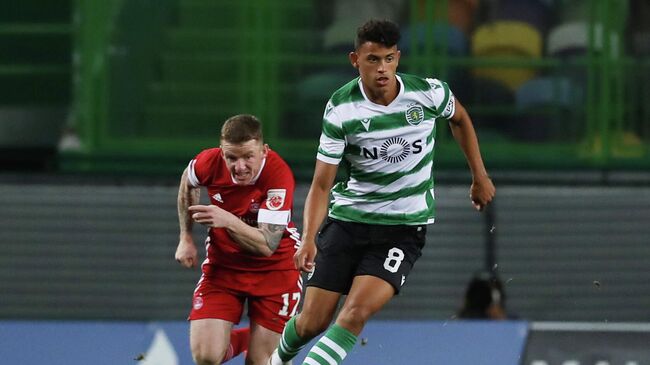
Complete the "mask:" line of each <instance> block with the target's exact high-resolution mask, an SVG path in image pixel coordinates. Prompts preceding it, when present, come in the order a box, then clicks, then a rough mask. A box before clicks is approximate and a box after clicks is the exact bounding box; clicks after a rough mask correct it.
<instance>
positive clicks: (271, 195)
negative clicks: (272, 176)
mask: <svg viewBox="0 0 650 365" xmlns="http://www.w3.org/2000/svg"><path fill="white" fill-rule="evenodd" d="M286 195H287V190H286V189H269V192H268V194H267V196H266V207H267V208H269V210H278V209H280V208H282V206H283V205H284V198H285V197H286Z"/></svg>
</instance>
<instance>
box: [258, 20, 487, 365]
mask: <svg viewBox="0 0 650 365" xmlns="http://www.w3.org/2000/svg"><path fill="white" fill-rule="evenodd" d="M399 37H400V34H399V28H398V26H397V25H396V24H394V23H392V22H390V21H376V20H371V21H368V22H367V23H365V24H364V25H363V26H361V27H360V28H359V30H358V32H357V38H356V41H355V50H354V51H353V52H351V53H350V55H349V58H350V62H351V63H352V66H354V67H355V68H357V69H358V70H359V75H360V77H358V78H356V79H354V80H352V81H350V82H349V83H347V84H346V85H344V86H343V87H341V88H340V89H339V90H337V91H336V92H335V93H334V94H333V95H332V97H331V98H330V100H329V101H328V103H327V106H326V108H325V113H324V116H323V132H322V134H321V138H320V146H319V149H318V155H317V160H316V169H315V172H314V177H313V181H312V184H311V188H310V190H309V194H308V195H307V200H306V203H305V213H304V220H303V226H304V227H303V235H302V245H301V247H300V248H299V249H298V251H297V252H296V254H295V256H294V261H295V264H296V267H298V268H300V269H302V270H304V271H308V272H310V274H309V280H308V282H307V289H306V293H305V302H304V304H303V308H302V312H301V313H300V314H299V315H298V316H296V317H294V318H293V319H291V320H290V321H289V322H288V323H287V325H286V327H285V329H284V332H283V334H282V341H281V342H280V345H279V347H278V348H277V349H276V351H275V352H274V353H273V355H272V357H271V358H270V359H269V364H271V365H278V364H289V363H291V359H292V358H293V357H294V356H295V355H296V354H297V353H298V352H299V351H300V350H301V349H302V347H303V346H304V345H305V344H306V343H307V342H309V340H311V339H312V338H314V337H316V336H317V335H318V334H320V333H322V332H323V331H325V330H326V329H327V328H328V327H329V329H328V330H327V332H326V333H325V335H324V336H322V337H321V338H320V340H319V341H318V342H317V343H316V344H315V345H314V347H312V349H311V350H310V352H309V353H308V355H307V357H306V358H305V361H304V364H309V365H316V364H330V365H331V364H339V363H341V362H342V361H343V359H344V358H345V356H346V355H347V353H348V352H349V351H350V350H351V349H352V347H353V346H354V344H355V343H356V340H357V336H358V335H359V333H361V330H362V329H363V327H364V325H365V324H366V322H367V321H368V320H369V319H370V317H371V316H372V315H373V314H374V313H376V312H377V311H379V310H380V309H381V308H382V307H383V306H384V305H385V304H386V303H387V302H388V301H389V300H390V299H391V298H392V297H393V296H394V295H396V294H397V293H399V290H400V288H401V286H402V285H403V284H404V282H405V280H406V277H407V276H408V274H409V272H410V270H411V268H412V267H413V264H414V263H415V261H416V260H417V259H418V258H419V257H420V255H421V249H422V247H423V246H424V239H425V234H426V225H427V224H429V223H433V219H434V194H433V178H432V166H433V150H434V144H435V131H436V126H435V121H436V120H437V119H447V120H449V124H450V126H451V130H452V133H453V136H454V138H455V140H456V141H457V143H458V144H459V146H460V148H461V149H462V150H463V152H464V154H465V157H466V159H467V162H468V164H469V168H470V170H471V172H472V180H473V181H472V185H471V188H470V199H471V201H472V203H473V205H474V206H475V207H476V209H478V210H482V209H483V208H484V207H485V206H486V205H487V204H489V203H490V201H491V200H492V198H493V197H494V194H495V188H494V185H493V184H492V181H491V180H490V178H489V177H488V174H487V172H486V170H485V166H484V165H483V160H482V158H481V154H480V151H479V145H478V140H477V138H476V133H475V131H474V127H473V126H472V121H471V119H470V117H469V115H468V114H467V112H466V111H465V108H464V107H463V106H462V105H461V104H460V102H459V101H458V100H457V99H456V98H455V97H454V95H453V94H452V92H451V91H450V90H449V87H448V86H447V84H446V83H444V82H442V81H440V80H436V79H425V78H420V77H417V76H412V75H406V74H397V65H398V63H399V58H400V52H399V50H398V49H397V42H398V41H399ZM342 159H345V160H346V161H347V163H349V165H350V174H349V178H348V179H347V181H345V182H340V183H338V184H337V185H336V186H334V188H332V184H333V183H334V179H335V177H336V172H337V168H338V165H339V163H340V161H341V160H342ZM330 189H331V192H332V196H333V201H332V202H331V205H329V214H328V203H329V193H330ZM326 215H328V217H327V221H326V223H325V224H324V225H323V227H322V229H321V231H320V232H319V233H318V244H317V243H316V235H317V231H318V229H319V227H320V226H321V223H322V222H323V219H324V218H325V216H326ZM317 252H318V255H317V254H316V253H317ZM343 294H347V298H346V300H345V303H344V304H343V307H342V308H341V310H340V312H339V314H338V316H337V317H336V321H335V323H334V324H333V325H332V326H331V327H330V322H331V321H332V318H333V317H334V313H335V311H336V309H337V305H338V302H339V299H340V297H341V295H343Z"/></svg>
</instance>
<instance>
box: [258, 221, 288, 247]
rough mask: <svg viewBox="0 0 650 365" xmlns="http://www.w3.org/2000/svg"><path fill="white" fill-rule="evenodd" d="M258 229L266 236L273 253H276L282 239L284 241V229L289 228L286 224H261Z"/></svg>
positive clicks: (267, 243)
mask: <svg viewBox="0 0 650 365" xmlns="http://www.w3.org/2000/svg"><path fill="white" fill-rule="evenodd" d="M258 228H259V229H260V231H261V232H262V235H264V239H265V240H266V245H267V246H268V247H269V249H270V250H271V251H274V252H275V250H276V249H277V248H278V246H279V245H280V239H282V234H283V233H284V229H285V228H287V225H286V224H269V223H260V224H259V226H258Z"/></svg>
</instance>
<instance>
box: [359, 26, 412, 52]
mask: <svg viewBox="0 0 650 365" xmlns="http://www.w3.org/2000/svg"><path fill="white" fill-rule="evenodd" d="M400 37H401V35H400V33H399V26H398V25H397V24H395V23H393V22H391V21H390V20H377V19H371V20H369V21H367V22H366V23H365V24H363V25H362V26H360V27H359V28H358V29H357V38H356V39H355V40H354V48H355V49H359V46H361V45H362V44H364V43H366V42H373V43H379V44H381V45H383V46H385V47H387V48H390V47H392V46H394V45H396V44H397V42H399V40H400Z"/></svg>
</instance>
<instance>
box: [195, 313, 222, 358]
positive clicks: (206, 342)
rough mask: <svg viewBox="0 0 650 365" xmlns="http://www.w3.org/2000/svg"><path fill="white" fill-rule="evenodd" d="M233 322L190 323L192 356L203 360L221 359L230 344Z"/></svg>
mask: <svg viewBox="0 0 650 365" xmlns="http://www.w3.org/2000/svg"><path fill="white" fill-rule="evenodd" d="M232 326H233V324H232V322H228V321H224V320H221V319H197V320H192V321H190V347H191V349H192V354H193V355H194V356H195V357H196V356H200V357H202V358H210V359H220V358H222V357H223V355H224V354H225V353H226V350H227V349H228V345H229V344H230V331H231V330H232Z"/></svg>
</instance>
